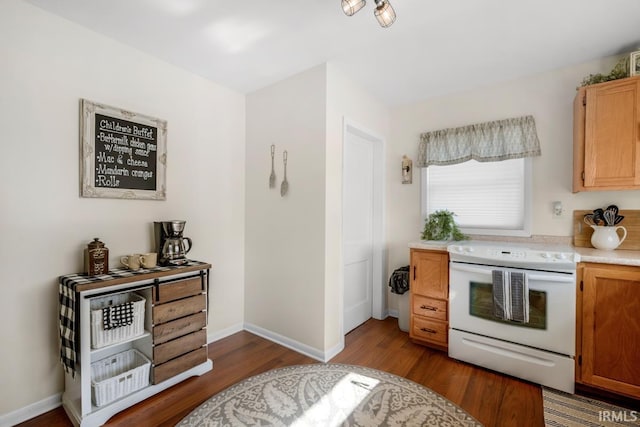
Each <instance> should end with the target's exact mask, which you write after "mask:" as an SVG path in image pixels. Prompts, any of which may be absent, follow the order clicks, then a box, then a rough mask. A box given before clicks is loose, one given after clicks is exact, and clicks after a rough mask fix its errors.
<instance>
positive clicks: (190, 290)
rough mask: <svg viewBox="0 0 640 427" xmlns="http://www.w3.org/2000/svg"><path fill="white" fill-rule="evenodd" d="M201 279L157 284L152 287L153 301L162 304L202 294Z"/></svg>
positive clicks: (193, 278)
mask: <svg viewBox="0 0 640 427" xmlns="http://www.w3.org/2000/svg"><path fill="white" fill-rule="evenodd" d="M202 281H203V278H201V277H191V278H189V279H185V280H180V281H178V282H172V283H166V284H162V283H161V284H159V285H158V286H154V287H153V301H154V302H155V303H156V304H162V303H165V302H169V301H175V300H177V299H180V298H186V297H190V296H193V295H198V294H200V293H202V291H203V287H202Z"/></svg>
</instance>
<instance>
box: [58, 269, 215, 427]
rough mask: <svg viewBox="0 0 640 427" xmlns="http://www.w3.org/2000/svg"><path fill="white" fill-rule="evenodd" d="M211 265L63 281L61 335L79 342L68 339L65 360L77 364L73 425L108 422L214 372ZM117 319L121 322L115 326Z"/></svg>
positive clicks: (69, 404) (66, 398)
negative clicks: (210, 331)
mask: <svg viewBox="0 0 640 427" xmlns="http://www.w3.org/2000/svg"><path fill="white" fill-rule="evenodd" d="M210 267H211V265H210V264H207V263H203V262H199V261H190V262H189V263H188V264H186V265H183V266H171V267H157V268H154V269H149V270H140V271H129V270H113V271H110V272H109V273H108V274H106V275H103V276H96V277H88V276H86V275H67V276H62V277H61V278H60V298H61V315H60V318H61V324H60V332H61V336H63V337H65V338H67V337H74V338H73V339H72V340H71V341H72V342H71V343H69V342H68V340H66V339H65V340H63V341H62V342H65V343H66V344H65V348H64V349H63V350H64V355H65V357H63V362H64V361H65V360H66V359H68V358H69V357H71V358H72V359H75V369H67V371H66V372H65V391H64V393H63V395H62V405H63V407H64V409H65V411H66V412H67V415H69V418H70V419H71V421H72V422H73V424H74V425H76V426H78V425H79V426H97V425H102V424H104V423H105V422H106V421H107V420H108V419H109V418H111V417H112V416H113V415H115V414H117V413H118V412H120V411H122V410H124V409H126V408H128V407H130V406H132V405H134V404H136V403H138V402H140V401H142V400H144V399H146V398H148V397H151V396H153V395H154V394H157V393H159V392H161V391H163V390H165V389H167V388H169V387H171V386H173V385H175V384H177V383H179V382H181V381H183V380H185V379H187V378H189V377H191V376H195V375H202V374H204V373H206V372H208V371H210V370H211V369H212V368H213V362H212V361H211V360H209V358H208V355H207V333H206V324H207V308H208V296H207V288H208V280H209V269H210ZM63 300H64V304H63V303H62V302H63ZM140 301H142V304H143V305H144V307H140ZM130 302H131V304H133V305H135V306H134V307H133V308H130V307H129V306H128V304H130ZM63 305H64V307H62V306H63ZM123 313H124V314H123ZM63 318H65V319H69V320H71V319H74V320H75V321H73V322H68V321H63ZM123 318H124V319H125V320H124V321H123V320H122V319H123ZM105 319H106V320H105ZM113 319H116V321H117V323H116V324H110V322H111V321H112V320H113ZM96 336H97V337H98V338H100V339H99V340H96V339H95V338H96ZM61 355H62V354H61ZM64 364H65V365H66V366H72V365H73V364H69V363H68V362H64Z"/></svg>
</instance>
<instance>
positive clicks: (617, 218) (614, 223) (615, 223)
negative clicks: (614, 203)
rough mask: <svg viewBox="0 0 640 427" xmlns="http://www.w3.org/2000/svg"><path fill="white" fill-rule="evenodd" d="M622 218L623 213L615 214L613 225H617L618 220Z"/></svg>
mask: <svg viewBox="0 0 640 427" xmlns="http://www.w3.org/2000/svg"><path fill="white" fill-rule="evenodd" d="M623 219H624V216H623V215H616V220H615V221H614V222H613V225H618V224H619V223H620V221H622V220H623Z"/></svg>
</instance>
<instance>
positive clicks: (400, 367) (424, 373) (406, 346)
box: [20, 318, 544, 427]
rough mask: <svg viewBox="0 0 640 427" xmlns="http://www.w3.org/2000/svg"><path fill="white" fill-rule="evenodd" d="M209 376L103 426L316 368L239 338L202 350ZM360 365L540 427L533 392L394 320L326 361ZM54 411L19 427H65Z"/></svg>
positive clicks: (491, 414) (161, 418) (503, 419)
mask: <svg viewBox="0 0 640 427" xmlns="http://www.w3.org/2000/svg"><path fill="white" fill-rule="evenodd" d="M209 356H210V358H211V359H212V360H213V361H214V366H213V370H212V371H211V372H208V373H207V374H205V375H203V376H201V377H196V378H190V379H188V380H186V381H184V382H182V383H180V384H177V385H175V386H173V387H172V388H170V389H168V390H165V391H164V392H162V393H159V394H158V395H156V396H153V397H151V398H149V399H147V400H145V401H144V402H141V403H139V404H137V405H135V406H133V407H131V408H129V409H127V410H125V411H123V412H120V413H119V414H117V415H115V416H114V417H113V418H111V419H110V420H109V421H108V422H107V424H106V425H108V426H135V427H140V426H153V427H155V426H173V425H175V424H176V423H178V422H179V421H180V420H181V419H182V418H183V417H185V416H186V415H187V414H188V413H189V412H191V411H192V410H193V409H194V408H195V407H196V406H198V405H199V404H200V403H202V402H203V401H205V400H206V399H207V398H209V397H210V396H212V395H214V394H216V393H218V392H219V391H222V390H224V389H225V388H227V387H229V386H231V385H233V384H235V383H236V382H238V381H240V380H242V379H244V378H247V377H250V376H253V375H257V374H259V373H262V372H265V371H267V370H270V369H273V368H279V367H284V366H289V365H297V364H306V363H318V362H317V361H316V360H314V359H311V358H309V357H306V356H303V355H301V354H299V353H296V352H295V351H292V350H289V349H287V348H285V347H282V346H280V345H278V344H274V343H272V342H270V341H268V340H265V339H263V338H260V337H258V336H255V335H253V334H251V333H249V332H239V333H237V334H234V335H231V336H229V337H227V338H224V339H222V340H220V341H217V342H215V343H212V344H210V345H209ZM331 362H333V363H345V364H353V365H361V366H368V367H370V368H375V369H379V370H382V371H387V372H390V373H392V374H395V375H399V376H402V377H405V378H408V379H410V380H412V381H415V382H417V383H420V384H422V385H424V386H426V387H429V388H430V389H432V390H434V391H435V392H437V393H439V394H441V395H442V396H444V397H446V398H447V399H449V400H450V401H452V402H454V403H455V404H457V405H458V406H460V407H462V408H463V409H465V410H466V411H467V412H468V413H469V414H471V415H472V416H474V417H475V418H476V419H477V420H478V421H480V422H481V423H482V424H484V425H485V426H527V427H528V426H531V427H538V426H543V425H544V419H543V410H542V393H541V390H540V387H539V386H537V385H534V384H530V383H527V382H524V381H520V380H518V379H515V378H511V377H508V376H505V375H501V374H498V373H494V372H491V371H487V370H485V369H482V368H477V367H474V366H472V365H468V364H466V363H462V362H458V361H455V360H453V359H450V358H448V357H447V355H446V354H445V353H442V352H439V351H435V350H431V349H428V348H426V347H423V346H420V345H417V344H414V343H412V342H411V341H410V340H409V337H408V334H407V333H405V332H402V331H400V329H398V322H397V320H396V319H394V318H387V319H386V320H383V321H380V320H373V319H371V320H369V321H367V322H366V323H364V324H363V325H361V326H360V327H358V328H356V329H355V330H353V331H352V332H350V333H349V334H348V335H347V336H346V346H345V349H344V351H342V352H341V353H340V354H338V355H337V356H336V357H335V358H333V359H332V360H331ZM71 425H72V424H71V422H70V421H69V419H68V418H67V416H66V414H65V412H64V410H63V409H62V408H61V407H60V408H58V409H55V410H53V411H50V412H47V413H46V414H43V415H41V416H38V417H36V418H33V419H31V420H29V421H27V422H24V423H22V424H20V426H47V427H62V426H64V427H67V426H71Z"/></svg>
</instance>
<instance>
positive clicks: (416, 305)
mask: <svg viewBox="0 0 640 427" xmlns="http://www.w3.org/2000/svg"><path fill="white" fill-rule="evenodd" d="M409 274H410V276H411V277H410V284H411V286H410V289H411V314H410V321H409V323H410V325H409V337H410V338H411V339H412V340H413V341H415V342H417V343H419V344H424V345H427V346H429V347H432V348H435V349H438V350H443V351H447V348H448V333H449V312H448V305H449V254H448V252H443V251H435V250H423V249H411V264H410V269H409Z"/></svg>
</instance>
